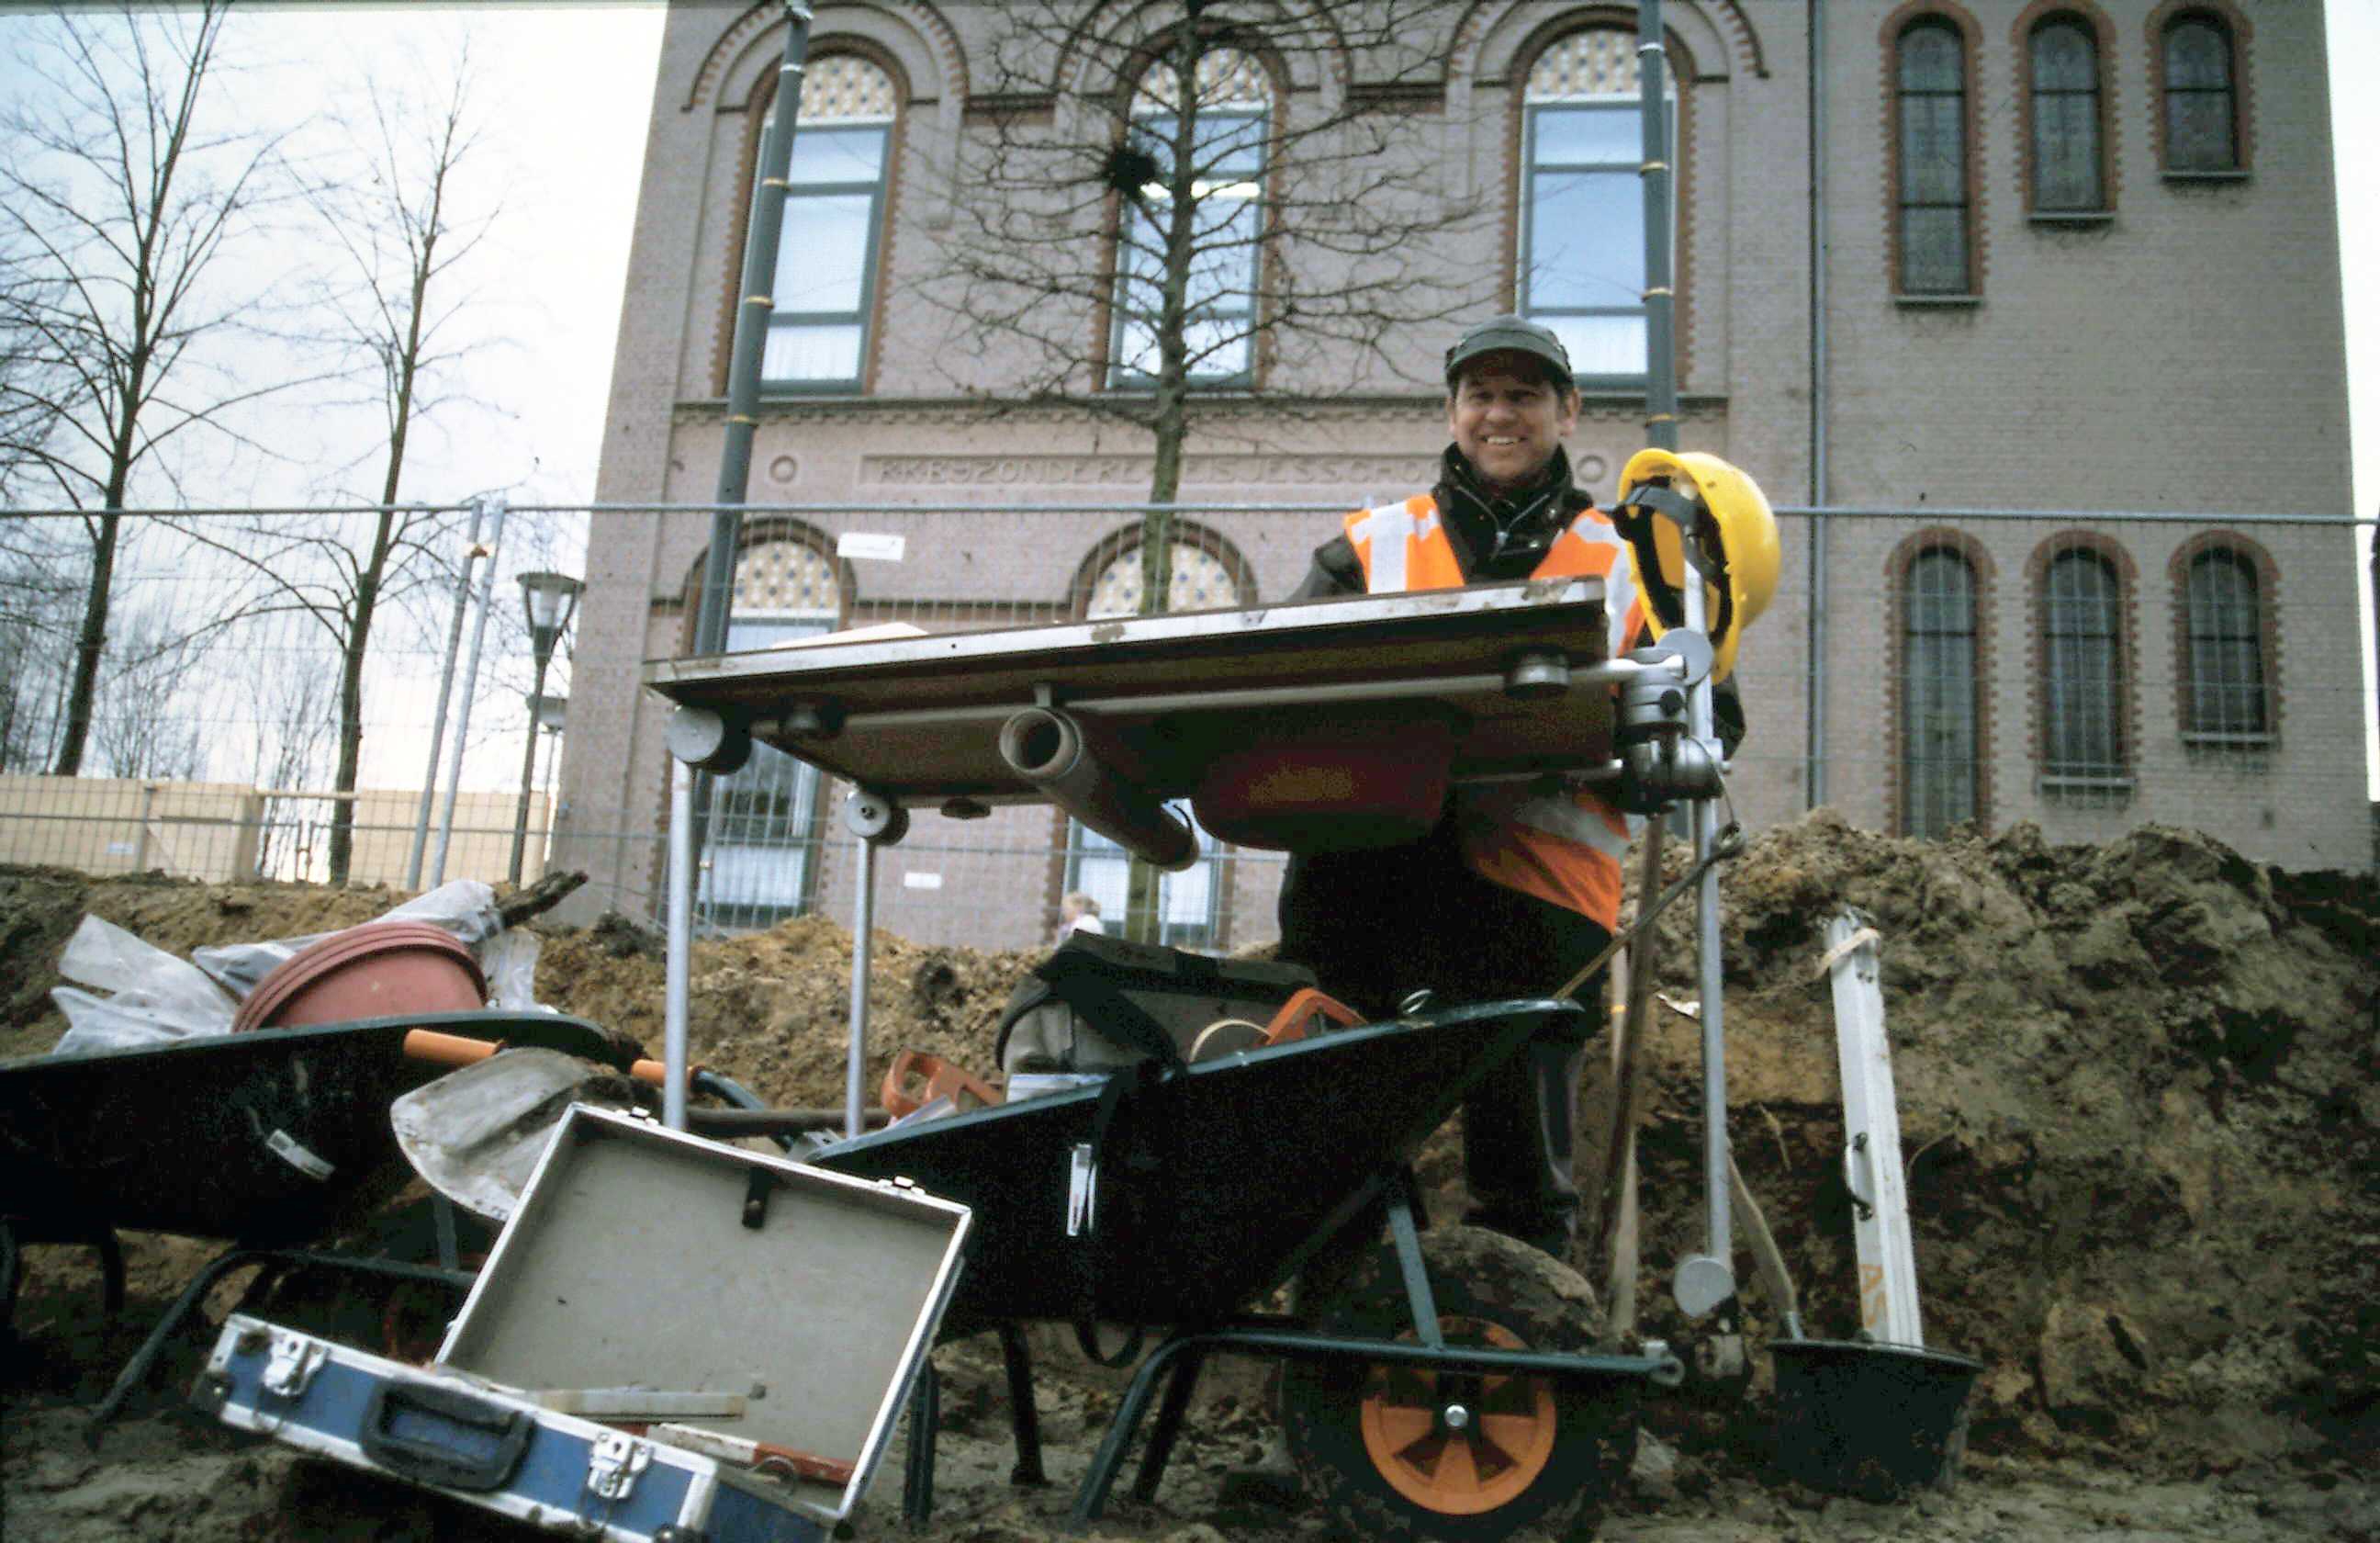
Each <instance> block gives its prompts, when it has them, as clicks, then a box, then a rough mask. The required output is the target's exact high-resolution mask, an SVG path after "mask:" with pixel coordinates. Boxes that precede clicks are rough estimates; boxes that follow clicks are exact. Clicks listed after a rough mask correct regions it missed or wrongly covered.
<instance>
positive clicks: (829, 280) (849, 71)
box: [760, 54, 896, 391]
mask: <svg viewBox="0 0 2380 1543" xmlns="http://www.w3.org/2000/svg"><path fill="white" fill-rule="evenodd" d="M895 106H896V103H895V102H894V93H893V89H892V77H891V76H889V75H887V74H885V73H884V71H883V70H881V69H880V68H878V67H876V66H875V65H872V64H870V63H869V62H868V61H867V60H866V59H863V58H860V57H858V56H856V55H850V54H830V55H825V56H823V57H820V58H817V59H813V60H811V61H810V63H809V65H808V67H807V68H806V69H805V70H804V71H803V73H802V101H801V113H800V115H799V116H798V117H797V118H796V119H795V125H794V161H793V166H792V168H791V172H790V174H789V176H787V178H786V188H785V214H784V224H783V230H782V233H781V234H780V235H779V237H778V240H777V272H776V276H775V278H774V280H773V282H772V283H771V286H770V289H769V297H770V303H771V310H770V313H769V337H768V343H767V345H766V346H765V347H764V348H763V349H762V352H761V356H760V379H761V382H762V383H763V384H764V385H767V386H769V387H771V388H772V389H777V390H796V391H800V390H808V391H856V390H857V389H858V387H859V383H860V372H861V371H862V370H863V369H864V368H865V367H866V363H867V359H868V315H869V313H870V311H871V310H872V309H873V307H874V304H875V298H876V255H877V250H878V248H879V247H880V245H881V243H882V238H883V232H882V227H883V223H884V184H885V173H886V168H887V161H888V158H889V155H890V152H891V147H892V128H893V121H894V116H895ZM775 112H776V109H775V108H774V106H773V105H772V106H771V109H770V115H771V120H773V118H774V116H775ZM761 132H762V136H763V138H764V139H765V137H766V135H767V127H766V125H763V127H762V130H761Z"/></svg>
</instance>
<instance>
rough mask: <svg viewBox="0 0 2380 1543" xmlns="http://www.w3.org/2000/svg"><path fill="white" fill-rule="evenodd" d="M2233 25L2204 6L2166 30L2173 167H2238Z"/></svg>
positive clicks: (2168, 160)
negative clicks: (2226, 24) (2233, 71)
mask: <svg viewBox="0 0 2380 1543" xmlns="http://www.w3.org/2000/svg"><path fill="white" fill-rule="evenodd" d="M2231 64H2232V61H2231V31H2230V29H2229V28H2228V27H2226V26H2224V25H2223V23H2222V22H2221V21H2220V20H2219V19H2217V18H2215V17H2213V16H2211V15H2208V14H2206V13H2204V12H2203V11H2192V12H2187V13H2185V14H2183V15H2181V16H2179V17H2176V18H2174V19H2173V20H2172V22H2170V23H2169V24H2168V26H2167V27H2166V30H2165V164H2166V170H2168V171H2170V172H2185V173H2186V172H2230V171H2237V170H2239V169H2240V134H2239V125H2240V110H2239V99H2238V94H2237V89H2236V87H2235V84H2234V82H2233V79H2232V68H2231Z"/></svg>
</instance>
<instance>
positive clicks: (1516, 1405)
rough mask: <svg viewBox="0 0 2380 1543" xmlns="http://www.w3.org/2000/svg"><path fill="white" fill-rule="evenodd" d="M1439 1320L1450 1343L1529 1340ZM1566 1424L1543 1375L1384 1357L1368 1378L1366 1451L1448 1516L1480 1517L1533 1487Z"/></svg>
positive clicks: (1411, 1493)
mask: <svg viewBox="0 0 2380 1543" xmlns="http://www.w3.org/2000/svg"><path fill="white" fill-rule="evenodd" d="M1439 1330H1440V1332H1442V1333H1443V1334H1444V1335H1445V1337H1446V1340H1447V1343H1450V1344H1454V1343H1462V1344H1471V1345H1484V1346H1488V1347H1490V1348H1493V1349H1497V1350H1525V1349H1527V1348H1528V1347H1527V1346H1526V1345H1525V1344H1524V1343H1522V1342H1521V1340H1520V1338H1519V1336H1517V1335H1515V1334H1514V1333H1513V1332H1512V1330H1509V1329H1506V1328H1505V1327H1504V1326H1503V1325H1502V1324H1500V1323H1489V1322H1486V1321H1483V1320H1480V1319H1475V1318H1442V1319H1440V1320H1439ZM1403 1337H1404V1338H1405V1339H1407V1340H1410V1339H1412V1338H1413V1336H1412V1334H1411V1333H1407V1334H1405V1335H1404V1336H1403ZM1558 1423H1559V1422H1558V1417H1557V1415H1556V1414H1555V1410H1554V1395H1553V1388H1552V1385H1551V1384H1550V1383H1549V1382H1548V1380H1547V1379H1545V1378H1542V1377H1509V1376H1498V1375H1494V1374H1491V1373H1482V1372H1455V1371H1434V1370H1431V1369H1430V1368H1428V1367H1385V1366H1383V1367H1373V1368H1372V1373H1371V1378H1370V1379H1369V1380H1368V1381H1367V1382H1366V1384H1365V1387H1364V1397H1363V1404H1362V1409H1361V1424H1362V1428H1363V1432H1364V1450H1365V1452H1367V1453H1368V1454H1370V1456H1371V1459H1372V1462H1373V1464H1375V1465H1376V1466H1377V1467H1378V1469H1379V1472H1380V1476H1381V1477H1383V1478H1385V1479H1387V1480H1388V1481H1389V1485H1390V1488H1393V1489H1394V1490H1396V1492H1397V1493H1398V1494H1400V1495H1403V1497H1404V1498H1405V1499H1406V1500H1411V1501H1413V1502H1414V1504H1415V1505H1418V1506H1424V1507H1427V1509H1429V1510H1431V1511H1435V1512H1439V1513H1443V1514H1446V1515H1456V1516H1475V1515H1478V1514H1479V1513H1483V1512H1488V1511H1493V1510H1495V1509H1496V1508H1497V1507H1499V1506H1500V1505H1506V1504H1509V1503H1510V1502H1511V1501H1512V1500H1516V1499H1518V1498H1519V1497H1520V1496H1521V1495H1522V1494H1524V1493H1525V1492H1526V1491H1527V1489H1528V1488H1529V1486H1530V1485H1532V1484H1535V1483H1536V1480H1537V1476H1539V1475H1540V1474H1542V1473H1544V1472H1545V1469H1546V1463H1547V1460H1548V1458H1550V1457H1551V1456H1552V1455H1553V1450H1554V1438H1555V1435H1556V1428H1557V1425H1558Z"/></svg>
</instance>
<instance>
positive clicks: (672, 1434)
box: [192, 1105, 973, 1543]
mask: <svg viewBox="0 0 2380 1543" xmlns="http://www.w3.org/2000/svg"><path fill="white" fill-rule="evenodd" d="M972 1221H973V1216H972V1213H971V1212H970V1211H969V1210H968V1209H967V1208H965V1207H964V1206H959V1205H953V1204H952V1203H951V1202H948V1201H945V1200H941V1199H937V1198H935V1197H931V1196H929V1195H925V1194H923V1193H921V1192H920V1191H918V1190H917V1188H916V1187H915V1186H914V1185H907V1184H905V1183H886V1182H882V1181H868V1180H862V1179H855V1178H851V1177H848V1176H845V1175H842V1174H836V1173H829V1172H825V1171H823V1170H820V1169H818V1168H813V1167H810V1166H808V1165H807V1164H802V1163H796V1162H792V1161H788V1160H784V1159H782V1158H778V1157H775V1156H772V1155H769V1154H763V1153H758V1152H753V1151H748V1150H746V1149H744V1148H737V1147H732V1146H728V1145H725V1144H723V1143H720V1142H714V1141H709V1140H705V1139H703V1138H702V1137H699V1136H687V1135H686V1134H684V1133H682V1132H677V1131H670V1130H665V1129H662V1127H660V1126H658V1125H656V1124H653V1123H651V1122H650V1121H648V1120H644V1119H641V1118H636V1117H631V1116H625V1115H621V1114H617V1113H614V1112H610V1111H604V1110H597V1109H592V1108H589V1107H588V1106H584V1105H578V1106H574V1107H573V1108H572V1110H571V1111H570V1112H569V1114H568V1115H567V1116H566V1117H565V1120H564V1121H563V1123H562V1124H561V1126H560V1128H559V1130H558V1132H557V1134H556V1136H555V1137H554V1139H553V1144H552V1146H551V1147H549V1148H548V1149H547V1151H546V1154H545V1156H544V1158H543V1160H541V1161H540V1163H539V1165H538V1168H537V1170H536V1172H535V1173H534V1174H533V1176H532V1177H531V1178H530V1180H529V1183H528V1186H527V1187H526V1189H524V1191H523V1192H522V1196H521V1200H520V1204H519V1206H518V1208H517V1209H516V1211H515V1212H514V1215H513V1217H512V1219H511V1220H510V1221H508V1222H507V1223H506V1224H505V1227H504V1232H503V1233H502V1234H501V1235H500V1236H499V1237H498V1239H497V1242H496V1245H495V1247H494V1249H493V1251H492V1253H491V1254H490V1256H489V1257H488V1260H487V1263H486V1264H485V1265H484V1266H483V1267H482V1268H481V1270H480V1274H479V1277H478V1279H477V1280H476V1282H474V1284H473V1286H472V1289H471V1292H470V1294H469V1296H468V1299H467V1300H466V1301H465V1303H464V1305H463V1307H462V1309H461V1311H460V1312H459V1313H458V1314H457V1315H456V1317H455V1320H454V1322H453V1323H452V1324H451V1325H450V1326H449V1328H448V1330H447V1333H446V1337H445V1340H444V1342H443V1343H442V1344H441V1346H440V1348H439V1351H438V1355H437V1359H436V1360H435V1361H434V1362H432V1363H431V1364H430V1365H428V1366H414V1365H409V1364H407V1363H405V1362H402V1361H396V1360H393V1359H389V1358H387V1357H384V1356H382V1355H375V1354H372V1353H370V1352H367V1351H363V1350H359V1349H357V1348H354V1347H352V1346H349V1345H345V1344H340V1343H334V1342H333V1341H330V1340H327V1339H324V1338H322V1337H319V1336H316V1335H312V1334H308V1333H304V1332H300V1331H298V1330H294V1329H289V1328H285V1327H282V1326H279V1325H275V1324H272V1323H268V1322H265V1321H262V1320H261V1319H258V1318H250V1317H248V1316H245V1315H239V1314H235V1315H233V1316H232V1317H231V1318H229V1319H227V1320H226V1321H225V1324H224V1327H223V1329H222V1330H221V1332H220V1334H219V1335H218V1336H217V1339H216V1343H215V1346H214V1349H213V1352H212V1355H210V1357H209V1359H208V1361H207V1364H206V1366H205V1367H204V1368H203V1369H202V1370H201V1371H200V1374H199V1377H198V1379H197V1382H196V1384H195V1386H194V1388H193V1391H192V1396H193V1399H194V1400H195V1402H196V1403H198V1404H199V1405H200V1407H201V1408H204V1409H207V1410H209V1411H211V1412H212V1413H213V1414H214V1415H216V1417H218V1418H220V1419H221V1420H223V1421H224V1422H225V1424H228V1425H232V1426H235V1427H237V1428H242V1429H247V1430H251V1431H257V1432H260V1433H261V1434H264V1435H267V1436H270V1437H272V1438H273V1440H276V1441H279V1442H281V1443H283V1444H285V1445H288V1446H292V1447H296V1448H297V1449H298V1450H300V1451H303V1452H309V1453H312V1454H315V1455H317V1456H321V1457H323V1458H327V1459H330V1460H332V1461H334V1462H338V1463H342V1464H347V1465H349V1466H353V1467H357V1468H362V1469H368V1470H370V1471H372V1472H376V1473H380V1474H383V1475H386V1476H390V1477H392V1478H395V1479H398V1480H401V1481H403V1482H406V1483H407V1484H410V1485H414V1486H418V1487H420V1488H427V1489H431V1490H435V1491H437V1492H439V1493H442V1494H444V1495H448V1496H451V1497H453V1498H455V1499H456V1500H462V1501H464V1502H467V1503H468V1504H471V1505H474V1506H478V1507H480V1508H482V1509H484V1510H488V1511H492V1512H495V1513H499V1514H502V1515H504V1516H508V1517H512V1518H515V1519H516V1520H517V1521H519V1522H521V1523H523V1524H525V1525H528V1526H530V1527H535V1528H540V1529H542V1530H545V1531H547V1532H553V1533H563V1534H566V1535H569V1536H572V1537H582V1538H601V1539H605V1540H607V1543H812V1540H818V1539H824V1538H827V1537H832V1536H833V1535H834V1533H835V1532H836V1531H837V1530H838V1528H840V1527H842V1526H843V1525H844V1524H845V1523H846V1522H847V1521H848V1520H849V1519H850V1517H851V1516H852V1513H853V1512H854V1511H855V1509H856V1507H857V1506H858V1504H859V1502H860V1500H861V1499H862V1498H863V1496H864V1494H865V1492H866V1489H867V1487H868V1480H869V1478H870V1477H871V1476H872V1474H873V1472H874V1470H875V1468H876V1467H877V1465H878V1464H879V1461H880V1459H881V1457H882V1455H883V1452H884V1449H885V1446H886V1444H887V1442H888V1440H889V1439H890V1436H891V1433H892V1429H893V1428H894V1426H895V1424H896V1422H897V1420H898V1417H899V1415H900V1412H901V1409H902V1406H903V1404H904V1403H905V1401H906V1398H907V1396H908V1394H909V1391H910V1390H911V1389H912V1387H913V1386H914V1385H915V1383H916V1382H917V1379H918V1377H919V1375H920V1374H921V1372H922V1370H923V1368H924V1367H925V1361H926V1355H927V1353H928V1351H929V1350H930V1349H931V1347H932V1343H933V1339H934V1334H935V1331H936V1330H937V1329H938V1327H939V1325H940V1322H941V1315H942V1311H943V1309H944V1307H946V1306H948V1304H949V1301H950V1297H951V1294H952V1291H953V1288H954V1286H955V1283H956V1279H957V1274H958V1270H959V1269H960V1268H961V1265H962V1262H963V1259H964V1257H965V1247H966V1243H967V1238H968V1234H969V1230H970V1228H971V1225H972Z"/></svg>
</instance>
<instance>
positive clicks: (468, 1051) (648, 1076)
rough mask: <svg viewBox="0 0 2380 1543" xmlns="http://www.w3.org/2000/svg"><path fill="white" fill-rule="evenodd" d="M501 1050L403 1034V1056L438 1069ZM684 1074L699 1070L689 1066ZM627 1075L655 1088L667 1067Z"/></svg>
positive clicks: (649, 1066) (499, 1044)
mask: <svg viewBox="0 0 2380 1543" xmlns="http://www.w3.org/2000/svg"><path fill="white" fill-rule="evenodd" d="M503 1049H504V1041H502V1040H500V1039H472V1038H470V1037H469V1036H468V1035H463V1034H441V1033H439V1032H438V1031H437V1030H436V1029H433V1028H409V1029H407V1030H406V1031H405V1053H406V1054H407V1056H408V1057H410V1058H411V1059H413V1060H415V1061H428V1062H431V1063H435V1064H437V1065H441V1066H468V1065H471V1064H473V1063H476V1062H480V1061H485V1060H486V1059H488V1057H490V1056H492V1055H493V1054H495V1053H496V1052H497V1051H500V1050H503ZM686 1070H687V1075H692V1074H693V1073H694V1072H696V1071H698V1070H700V1068H699V1067H688V1068H687V1069H686ZM628 1075H630V1076H632V1077H634V1078H636V1079H637V1081H638V1082H643V1083H650V1084H651V1085H652V1086H653V1087H661V1086H662V1083H663V1081H664V1080H665V1079H666V1078H667V1076H668V1075H669V1068H667V1067H666V1066H664V1065H662V1063H660V1062H658V1061H638V1062H637V1063H634V1064H633V1065H631V1066H630V1067H629V1068H628Z"/></svg>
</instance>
